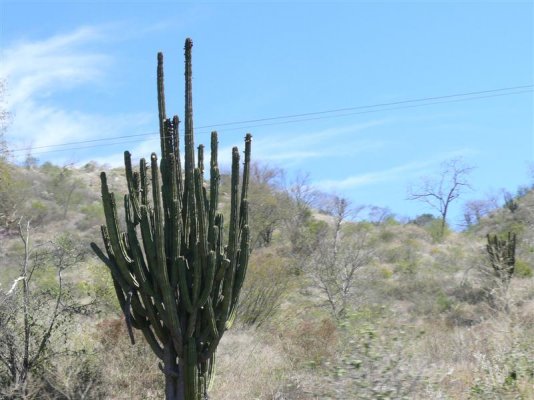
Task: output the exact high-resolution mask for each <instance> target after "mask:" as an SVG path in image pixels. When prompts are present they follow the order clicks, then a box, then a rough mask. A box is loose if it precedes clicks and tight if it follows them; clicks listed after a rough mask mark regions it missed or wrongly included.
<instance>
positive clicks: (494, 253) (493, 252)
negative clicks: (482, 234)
mask: <svg viewBox="0 0 534 400" xmlns="http://www.w3.org/2000/svg"><path fill="white" fill-rule="evenodd" d="M487 239H488V244H487V245H486V250H487V252H488V256H489V259H490V263H491V266H492V267H493V272H494V273H495V276H496V277H497V278H499V279H500V280H501V282H502V283H504V284H505V285H508V283H510V279H512V275H513V274H514V269H515V244H516V235H515V233H511V232H508V237H507V238H506V239H499V238H498V237H497V235H494V236H491V235H489V234H488V236H487Z"/></svg>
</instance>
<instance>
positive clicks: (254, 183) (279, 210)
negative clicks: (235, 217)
mask: <svg viewBox="0 0 534 400" xmlns="http://www.w3.org/2000/svg"><path fill="white" fill-rule="evenodd" d="M283 176H284V171H283V170H281V169H279V168H272V167H269V166H266V165H259V164H257V163H253V164H252V165H251V168H250V187H249V192H248V197H249V221H250V224H251V225H253V226H254V227H255V229H254V232H253V233H252V237H251V248H252V249H256V248H259V247H268V246H269V245H270V244H271V241H272V239H273V234H274V232H275V230H276V229H278V228H279V227H280V226H281V225H282V223H283V221H285V220H286V219H287V218H289V210H288V207H287V204H288V200H289V199H288V196H287V194H286V193H285V192H284V191H283V190H282V189H281V187H282V180H283Z"/></svg>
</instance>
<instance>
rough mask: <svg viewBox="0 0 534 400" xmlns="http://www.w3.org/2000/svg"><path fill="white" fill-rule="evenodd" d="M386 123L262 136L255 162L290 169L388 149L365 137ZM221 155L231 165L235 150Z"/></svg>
mask: <svg viewBox="0 0 534 400" xmlns="http://www.w3.org/2000/svg"><path fill="white" fill-rule="evenodd" d="M386 122H387V121H386V120H373V121H368V122H365V123H360V124H352V125H348V126H337V127H334V128H329V129H323V130H319V131H310V132H301V133H293V132H291V133H284V134H274V135H273V134H270V135H269V136H263V137H262V136H259V135H258V136H259V137H258V136H256V137H254V159H255V160H259V161H261V162H267V163H269V162H275V163H277V164H278V165H281V166H282V167H286V168H287V167H293V166H296V165H299V164H301V163H304V162H306V161H308V160H310V159H319V158H327V157H332V156H336V155H337V156H339V155H344V154H355V152H360V151H368V150H372V149H377V148H380V147H382V146H384V145H385V142H384V141H383V140H374V139H368V138H365V136H364V133H366V132H367V131H368V130H370V129H372V128H374V127H377V126H380V125H383V124H385V123H386ZM341 138H343V140H341ZM349 143H350V146H348V144H349ZM219 153H220V154H221V157H222V158H221V162H222V163H226V164H229V162H230V155H231V148H230V147H227V148H224V149H222V150H221V151H220V152H219Z"/></svg>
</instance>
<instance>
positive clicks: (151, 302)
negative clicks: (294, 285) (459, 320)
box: [91, 39, 252, 400]
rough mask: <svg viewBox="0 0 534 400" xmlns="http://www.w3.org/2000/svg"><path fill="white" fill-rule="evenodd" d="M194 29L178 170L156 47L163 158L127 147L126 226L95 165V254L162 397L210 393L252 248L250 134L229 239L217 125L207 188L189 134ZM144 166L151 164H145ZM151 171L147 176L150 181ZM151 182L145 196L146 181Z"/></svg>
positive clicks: (186, 398)
mask: <svg viewBox="0 0 534 400" xmlns="http://www.w3.org/2000/svg"><path fill="white" fill-rule="evenodd" d="M192 46H193V43H192V41H191V39H187V40H186V42H185V160H184V171H183V173H182V170H181V160H180V152H179V136H178V127H179V124H180V121H179V120H178V117H176V116H175V117H174V118H173V119H172V120H171V119H167V117H166V113H165V94H164V82H163V55H162V54H161V53H159V54H158V67H157V93H158V109H159V125H160V138H161V160H160V163H159V168H158V159H157V156H156V154H154V153H152V156H151V158H150V164H149V166H147V162H146V161H145V160H144V159H141V161H140V166H139V172H134V171H133V169H132V163H131V156H130V153H129V152H127V151H126V152H125V153H124V163H125V172H126V181H127V184H128V194H126V195H125V196H124V208H125V217H126V232H121V231H120V227H119V221H118V218H117V207H116V202H115V197H114V194H113V193H110V192H109V189H108V184H107V180H106V174H105V173H104V172H102V174H101V181H102V201H103V204H104V212H105V216H106V225H103V226H102V238H103V241H104V245H105V249H106V253H107V255H106V254H105V253H104V252H103V251H102V250H101V249H100V248H99V247H98V246H97V245H96V244H94V243H92V244H91V246H92V248H93V250H94V251H95V253H96V254H97V256H98V257H99V258H100V259H101V260H102V261H103V262H104V263H105V264H106V265H107V267H108V268H109V270H110V271H111V276H112V278H113V283H114V286H115V291H116V294H117V297H118V299H119V302H120V305H121V307H122V310H123V313H124V316H125V319H126V324H127V327H128V332H129V335H130V338H131V340H132V342H134V336H133V328H135V329H139V330H141V332H142V333H143V335H144V337H145V339H146V340H147V342H148V343H149V345H150V346H151V348H152V350H153V351H154V353H155V354H156V355H157V356H158V358H159V359H160V360H162V362H163V365H161V364H160V368H161V370H162V371H163V373H164V374H165V395H166V399H167V400H174V399H180V400H201V399H206V398H207V389H208V386H209V383H210V379H211V377H212V372H213V366H214V359H215V350H216V348H217V345H218V344H219V341H220V340H221V337H222V335H223V333H224V331H225V330H226V329H228V328H229V326H230V325H231V323H232V320H233V318H234V316H235V310H236V305H237V301H238V297H239V292H240V289H241V286H242V284H243V280H244V278H245V272H246V269H247V264H248V256H249V237H250V235H249V228H248V203H247V188H248V181H249V169H250V151H251V141H252V137H251V135H250V134H247V135H246V138H245V162H244V167H243V176H242V185H241V193H239V180H240V177H239V151H238V149H237V147H234V148H233V151H232V176H231V185H232V188H231V210H230V229H229V234H228V235H229V237H228V244H227V245H225V240H224V237H223V233H224V231H225V229H224V225H223V222H224V219H223V215H222V214H221V213H219V212H218V210H217V205H218V188H219V181H220V174H219V167H218V163H217V146H218V142H217V133H216V132H212V134H211V160H210V181H209V191H208V190H206V188H205V187H204V177H203V175H204V147H203V146H199V147H198V155H197V164H196V165H195V149H194V139H193V107H192V87H191V86H192V85H191V83H192V82H191V78H192V71H191V48H192ZM149 170H150V173H149ZM149 181H151V185H150V184H149ZM149 186H151V194H152V195H151V196H150V195H149V193H150V188H149ZM150 197H152V199H151V200H150Z"/></svg>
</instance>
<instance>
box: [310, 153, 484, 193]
mask: <svg viewBox="0 0 534 400" xmlns="http://www.w3.org/2000/svg"><path fill="white" fill-rule="evenodd" d="M474 153H475V152H474V151H473V150H471V149H458V150H455V151H451V152H447V153H442V154H437V155H435V156H434V157H433V158H432V159H428V160H422V161H411V162H408V163H405V164H401V165H397V166H395V167H391V168H387V169H383V170H380V171H372V172H366V173H363V174H359V175H353V176H349V177H347V178H343V179H339V180H330V179H329V180H322V181H317V182H314V186H317V187H319V188H320V189H323V190H343V189H353V188H356V187H361V186H366V185H374V184H378V183H384V182H391V181H396V180H399V179H406V178H407V177H415V176H419V175H421V173H422V175H424V174H425V173H427V172H428V168H430V167H434V166H436V165H439V164H440V163H442V162H443V161H445V160H447V159H451V158H455V157H460V156H465V155H468V154H474Z"/></svg>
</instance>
